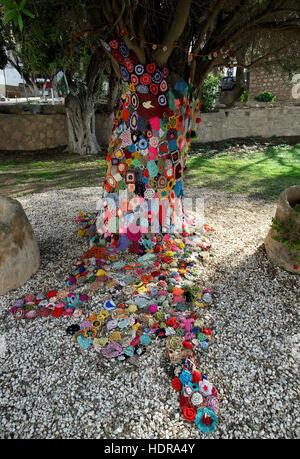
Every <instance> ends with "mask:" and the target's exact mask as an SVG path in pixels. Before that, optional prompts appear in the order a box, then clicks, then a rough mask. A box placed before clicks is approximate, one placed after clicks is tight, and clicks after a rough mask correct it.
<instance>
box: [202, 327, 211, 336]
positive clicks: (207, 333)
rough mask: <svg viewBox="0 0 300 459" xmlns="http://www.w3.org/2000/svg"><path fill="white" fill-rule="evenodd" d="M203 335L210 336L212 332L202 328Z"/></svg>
mask: <svg viewBox="0 0 300 459" xmlns="http://www.w3.org/2000/svg"><path fill="white" fill-rule="evenodd" d="M202 331H203V333H205V334H206V335H211V334H212V330H211V329H210V328H203V330H202Z"/></svg>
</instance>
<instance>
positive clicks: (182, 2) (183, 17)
mask: <svg viewBox="0 0 300 459" xmlns="http://www.w3.org/2000/svg"><path fill="white" fill-rule="evenodd" d="M190 9H191V0H178V3H177V7H176V11H175V14H174V18H173V21H172V24H171V26H170V27H169V29H168V31H167V33H166V35H165V37H164V39H163V43H162V44H164V43H165V44H171V45H172V44H175V43H176V41H177V40H178V39H179V38H180V36H181V34H182V32H183V30H184V28H185V25H186V23H187V20H188V17H189V14H190ZM172 51H173V48H172V47H170V46H169V47H168V49H167V51H163V50H162V48H159V49H158V50H157V51H155V53H154V58H155V61H156V62H157V63H158V64H160V65H164V64H166V62H167V61H168V59H169V57H170V54H171V53H172Z"/></svg>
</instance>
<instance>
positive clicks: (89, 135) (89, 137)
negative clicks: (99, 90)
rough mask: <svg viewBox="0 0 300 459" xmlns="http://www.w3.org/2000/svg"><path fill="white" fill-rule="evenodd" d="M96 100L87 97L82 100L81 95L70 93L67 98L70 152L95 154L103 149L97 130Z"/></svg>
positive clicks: (68, 147)
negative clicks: (97, 136)
mask: <svg viewBox="0 0 300 459" xmlns="http://www.w3.org/2000/svg"><path fill="white" fill-rule="evenodd" d="M94 105H95V101H94V98H93V97H92V98H89V97H88V96H86V98H85V99H84V100H83V101H82V100H80V99H79V97H76V96H73V95H72V94H68V95H67V97H66V99H65V108H66V115H67V123H68V134H69V143H68V146H67V151H68V152H69V153H79V154H81V155H95V154H98V153H99V152H100V151H101V148H100V146H99V143H98V141H97V138H96V132H95V108H94Z"/></svg>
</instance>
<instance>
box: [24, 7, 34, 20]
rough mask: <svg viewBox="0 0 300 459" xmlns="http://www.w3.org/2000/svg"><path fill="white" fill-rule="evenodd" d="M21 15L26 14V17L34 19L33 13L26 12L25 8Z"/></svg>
mask: <svg viewBox="0 0 300 459" xmlns="http://www.w3.org/2000/svg"><path fill="white" fill-rule="evenodd" d="M23 13H24V14H26V16H29V17H30V18H32V19H34V18H35V15H34V14H33V13H31V11H29V10H27V9H26V8H24V9H23Z"/></svg>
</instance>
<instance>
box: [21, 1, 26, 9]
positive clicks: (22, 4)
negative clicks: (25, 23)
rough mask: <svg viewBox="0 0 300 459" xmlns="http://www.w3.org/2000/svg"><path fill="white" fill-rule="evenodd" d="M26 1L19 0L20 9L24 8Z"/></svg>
mask: <svg viewBox="0 0 300 459" xmlns="http://www.w3.org/2000/svg"><path fill="white" fill-rule="evenodd" d="M26 2H27V0H21V3H20V9H21V10H23V9H24V6H25V5H26Z"/></svg>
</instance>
